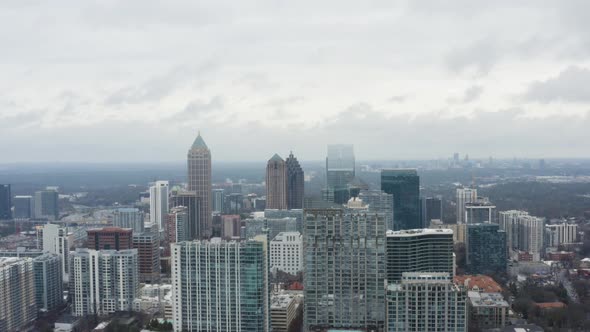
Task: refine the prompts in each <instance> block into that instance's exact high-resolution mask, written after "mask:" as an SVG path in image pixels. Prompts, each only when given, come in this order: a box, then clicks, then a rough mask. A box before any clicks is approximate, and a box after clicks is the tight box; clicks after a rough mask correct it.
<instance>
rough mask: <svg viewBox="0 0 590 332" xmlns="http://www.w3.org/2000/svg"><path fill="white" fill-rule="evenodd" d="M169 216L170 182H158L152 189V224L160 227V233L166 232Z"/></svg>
mask: <svg viewBox="0 0 590 332" xmlns="http://www.w3.org/2000/svg"><path fill="white" fill-rule="evenodd" d="M167 214H168V181H156V182H155V183H154V185H153V186H151V187H150V222H151V223H152V224H154V225H158V228H159V229H160V231H165V230H166V228H165V227H166V224H165V223H166V215H167Z"/></svg>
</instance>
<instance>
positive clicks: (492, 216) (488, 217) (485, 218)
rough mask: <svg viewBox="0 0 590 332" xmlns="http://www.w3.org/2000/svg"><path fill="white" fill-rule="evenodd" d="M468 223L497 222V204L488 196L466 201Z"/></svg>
mask: <svg viewBox="0 0 590 332" xmlns="http://www.w3.org/2000/svg"><path fill="white" fill-rule="evenodd" d="M463 220H464V222H465V223H466V224H481V223H488V222H493V223H496V222H497V221H496V206H495V205H493V204H492V203H491V202H490V201H489V199H487V197H478V198H477V199H476V200H475V201H472V202H468V203H465V218H464V219H463Z"/></svg>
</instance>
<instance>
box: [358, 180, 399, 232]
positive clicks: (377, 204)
mask: <svg viewBox="0 0 590 332" xmlns="http://www.w3.org/2000/svg"><path fill="white" fill-rule="evenodd" d="M359 198H360V199H361V200H362V201H363V203H365V204H367V206H368V208H369V211H370V212H375V213H383V214H384V215H385V225H386V226H387V229H388V230H390V229H391V230H392V229H393V227H394V225H393V195H390V194H387V193H385V192H383V191H381V190H362V191H361V192H360V193H359Z"/></svg>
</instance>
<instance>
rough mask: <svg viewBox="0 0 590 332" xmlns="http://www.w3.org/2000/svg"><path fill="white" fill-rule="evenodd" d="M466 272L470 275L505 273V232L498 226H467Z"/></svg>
mask: <svg viewBox="0 0 590 332" xmlns="http://www.w3.org/2000/svg"><path fill="white" fill-rule="evenodd" d="M465 245H466V250H465V251H466V260H467V270H468V271H469V273H471V274H489V273H496V272H505V271H506V264H507V250H506V232H504V231H502V230H500V226H499V225H498V224H467V239H466V243H465Z"/></svg>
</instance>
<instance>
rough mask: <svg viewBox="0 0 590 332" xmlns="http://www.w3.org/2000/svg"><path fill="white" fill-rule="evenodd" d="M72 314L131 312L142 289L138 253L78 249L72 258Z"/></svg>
mask: <svg viewBox="0 0 590 332" xmlns="http://www.w3.org/2000/svg"><path fill="white" fill-rule="evenodd" d="M71 259H72V260H71V264H70V283H69V286H70V296H71V297H72V315H74V316H86V315H92V314H95V315H106V314H109V313H113V312H115V311H130V310H132V309H133V300H134V299H135V297H136V295H137V292H138V289H139V278H138V272H137V250H136V249H129V250H119V251H117V250H92V249H85V248H78V249H76V251H75V252H73V253H72V255H71Z"/></svg>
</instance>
